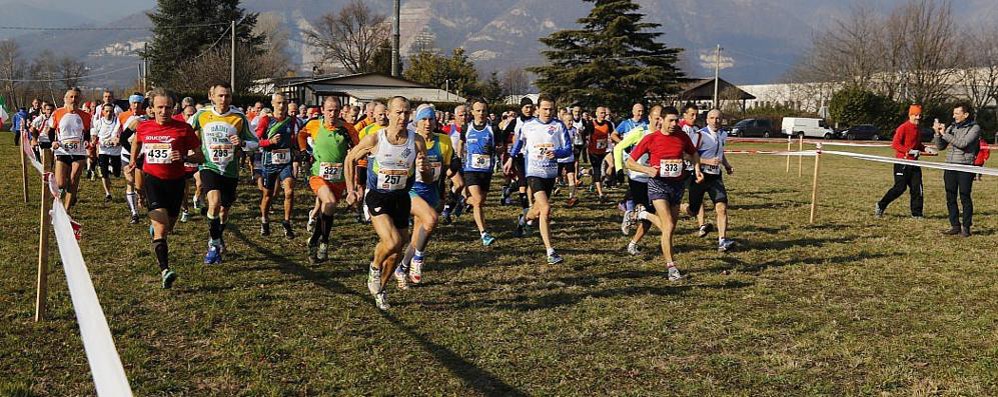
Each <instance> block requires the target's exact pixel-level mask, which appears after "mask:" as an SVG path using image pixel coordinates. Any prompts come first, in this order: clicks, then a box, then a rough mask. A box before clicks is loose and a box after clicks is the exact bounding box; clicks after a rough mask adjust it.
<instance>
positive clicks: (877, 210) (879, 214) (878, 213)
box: [873, 203, 884, 218]
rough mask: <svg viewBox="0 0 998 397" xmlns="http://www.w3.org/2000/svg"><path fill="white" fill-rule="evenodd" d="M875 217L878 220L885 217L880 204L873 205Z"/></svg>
mask: <svg viewBox="0 0 998 397" xmlns="http://www.w3.org/2000/svg"><path fill="white" fill-rule="evenodd" d="M873 216H875V217H877V218H880V217H882V216H884V209H883V208H880V203H874V204H873Z"/></svg>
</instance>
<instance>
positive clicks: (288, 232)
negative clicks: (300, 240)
mask: <svg viewBox="0 0 998 397" xmlns="http://www.w3.org/2000/svg"><path fill="white" fill-rule="evenodd" d="M281 226H283V227H284V237H287V238H288V240H291V239H294V238H295V231H294V230H292V229H291V222H288V221H284V222H281Z"/></svg>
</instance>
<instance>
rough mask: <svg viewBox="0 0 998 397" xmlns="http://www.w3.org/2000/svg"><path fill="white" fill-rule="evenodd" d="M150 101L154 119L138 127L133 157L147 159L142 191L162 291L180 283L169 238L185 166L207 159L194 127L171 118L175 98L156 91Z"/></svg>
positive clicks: (132, 167) (181, 196)
mask: <svg viewBox="0 0 998 397" xmlns="http://www.w3.org/2000/svg"><path fill="white" fill-rule="evenodd" d="M150 98H151V101H152V104H153V106H152V109H153V111H152V113H153V115H154V117H153V119H152V120H149V121H143V122H142V123H140V124H139V126H138V130H137V131H136V132H135V144H134V145H132V153H131V157H132V158H138V157H139V155H140V154H141V155H142V156H143V157H144V158H145V161H144V162H143V164H142V169H141V171H142V172H143V173H145V174H146V175H145V178H143V180H144V183H143V186H142V188H143V189H144V190H145V197H146V198H147V199H148V200H149V201H148V204H147V208H148V209H149V220H150V221H151V222H152V225H151V226H150V227H149V228H150V230H151V232H152V252H153V255H155V256H156V261H157V262H158V264H159V269H160V277H161V278H162V283H163V288H170V287H172V286H173V282H174V281H176V280H177V273H175V272H174V271H173V270H171V269H170V253H169V252H170V250H169V247H168V245H167V235H169V234H170V231H172V230H173V227H174V225H176V224H177V216H178V215H179V214H180V206H181V204H182V203H183V201H184V185H185V184H186V177H185V175H186V172H185V171H184V163H185V162H193V163H198V162H201V160H202V159H203V158H204V157H203V155H202V153H201V152H200V151H199V150H198V147H199V146H201V141H200V140H199V139H198V137H197V135H196V134H195V133H194V130H192V129H191V126H190V125H188V124H187V123H184V122H180V121H177V120H174V119H173V118H172V116H173V97H172V96H171V95H170V94H168V93H167V92H166V91H164V90H162V89H155V90H153V92H152V94H151V95H150ZM135 166H136V163H134V162H133V163H131V164H129V166H128V167H129V171H134V170H135Z"/></svg>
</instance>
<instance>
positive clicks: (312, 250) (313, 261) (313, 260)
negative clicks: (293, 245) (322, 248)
mask: <svg viewBox="0 0 998 397" xmlns="http://www.w3.org/2000/svg"><path fill="white" fill-rule="evenodd" d="M318 250H319V247H317V246H314V245H310V246H308V263H309V264H310V265H317V264H319V256H318Z"/></svg>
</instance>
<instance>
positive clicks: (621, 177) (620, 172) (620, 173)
mask: <svg viewBox="0 0 998 397" xmlns="http://www.w3.org/2000/svg"><path fill="white" fill-rule="evenodd" d="M617 180H618V181H622V180H624V170H617Z"/></svg>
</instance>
